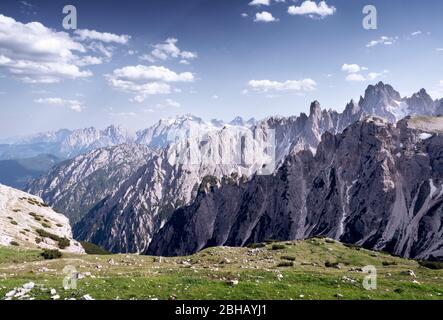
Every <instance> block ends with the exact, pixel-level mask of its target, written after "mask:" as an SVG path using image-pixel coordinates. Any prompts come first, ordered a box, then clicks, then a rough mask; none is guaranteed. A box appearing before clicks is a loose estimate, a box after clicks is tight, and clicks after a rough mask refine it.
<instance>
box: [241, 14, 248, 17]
mask: <svg viewBox="0 0 443 320" xmlns="http://www.w3.org/2000/svg"><path fill="white" fill-rule="evenodd" d="M241 16H242V17H243V18H247V17H249V15H248V14H247V13H242V14H241Z"/></svg>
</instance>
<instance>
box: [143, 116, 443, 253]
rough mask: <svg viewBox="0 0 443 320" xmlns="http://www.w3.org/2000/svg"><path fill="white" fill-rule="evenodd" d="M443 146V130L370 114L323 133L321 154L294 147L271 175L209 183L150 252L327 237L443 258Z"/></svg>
mask: <svg viewBox="0 0 443 320" xmlns="http://www.w3.org/2000/svg"><path fill="white" fill-rule="evenodd" d="M442 147H443V138H442V136H441V135H438V134H437V135H429V136H428V135H426V136H425V135H423V134H422V133H421V132H419V131H417V130H416V129H411V128H408V127H396V126H395V125H394V124H391V123H390V122H388V121H386V120H385V119H383V118H380V117H366V118H365V119H363V120H362V121H358V122H356V123H354V124H352V125H351V126H349V127H348V128H347V129H346V130H345V131H344V132H343V133H341V134H336V135H334V134H332V133H329V132H326V133H325V134H323V136H322V141H321V142H320V145H319V147H318V149H317V153H316V154H315V155H313V154H312V153H311V152H310V151H301V152H298V153H291V154H290V155H289V156H288V157H287V158H286V160H285V161H284V163H283V165H282V166H281V167H280V168H279V169H278V171H277V172H276V173H275V174H274V175H272V176H260V177H259V176H256V177H253V178H252V179H251V180H250V181H249V182H248V183H246V184H244V185H243V184H238V185H236V184H228V183H222V184H221V185H217V188H213V189H211V188H205V192H204V193H200V194H199V197H197V199H196V201H195V202H194V203H192V204H191V205H189V206H187V207H183V208H181V209H179V210H178V211H177V212H176V213H175V214H173V215H172V218H171V219H170V220H169V222H168V223H167V224H166V225H165V226H164V227H163V228H162V229H161V230H160V231H159V233H158V234H157V235H155V236H154V238H153V240H152V242H151V245H150V247H149V250H148V253H149V254H157V255H183V254H189V253H192V252H195V251H198V250H201V249H203V248H205V247H208V246H219V245H226V246H244V245H248V244H250V243H256V242H261V241H264V240H265V239H277V240H288V239H304V238H309V237H312V236H326V237H331V238H334V239H340V240H341V241H343V242H346V243H353V244H357V245H359V246H363V247H366V248H372V249H376V250H386V251H388V252H391V253H394V254H398V255H402V256H405V257H412V258H418V259H427V258H429V259H440V260H442V259H443V250H442V249H441V248H442V239H443V238H442V235H443V234H442V233H443V231H442V229H441V227H440V226H441V219H442V217H443V169H441V168H442V167H443V166H442V161H441V150H442ZM206 186H207V184H206ZM195 221H199V223H198V224H196V223H195Z"/></svg>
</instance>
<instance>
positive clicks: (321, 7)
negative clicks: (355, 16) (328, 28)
mask: <svg viewBox="0 0 443 320" xmlns="http://www.w3.org/2000/svg"><path fill="white" fill-rule="evenodd" d="M336 10H337V9H336V8H335V7H334V6H328V4H327V3H326V1H321V2H319V3H318V4H317V3H315V2H314V1H309V0H308V1H304V2H303V3H302V4H301V5H300V6H290V7H289V8H288V13H289V14H290V15H307V16H309V17H311V18H314V17H321V18H324V17H327V16H332V15H333V14H334V13H335V11H336Z"/></svg>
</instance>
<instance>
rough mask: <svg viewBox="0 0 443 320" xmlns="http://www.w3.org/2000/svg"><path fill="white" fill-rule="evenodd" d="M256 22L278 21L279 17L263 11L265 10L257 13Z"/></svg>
mask: <svg viewBox="0 0 443 320" xmlns="http://www.w3.org/2000/svg"><path fill="white" fill-rule="evenodd" d="M254 21H255V22H275V21H278V19H276V18H274V16H273V15H272V14H271V13H270V12H267V11H263V12H257V13H256V14H255V19H254Z"/></svg>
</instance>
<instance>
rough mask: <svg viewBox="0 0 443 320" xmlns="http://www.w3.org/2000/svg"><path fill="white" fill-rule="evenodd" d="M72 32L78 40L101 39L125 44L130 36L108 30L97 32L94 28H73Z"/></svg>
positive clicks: (106, 41)
mask: <svg viewBox="0 0 443 320" xmlns="http://www.w3.org/2000/svg"><path fill="white" fill-rule="evenodd" d="M74 34H75V35H76V36H77V39H78V40H80V41H86V40H88V41H91V40H92V41H101V42H105V43H118V44H127V43H128V42H129V40H130V39H131V36H129V35H126V34H123V35H117V34H114V33H109V32H98V31H95V30H88V29H79V30H75V32H74Z"/></svg>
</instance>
